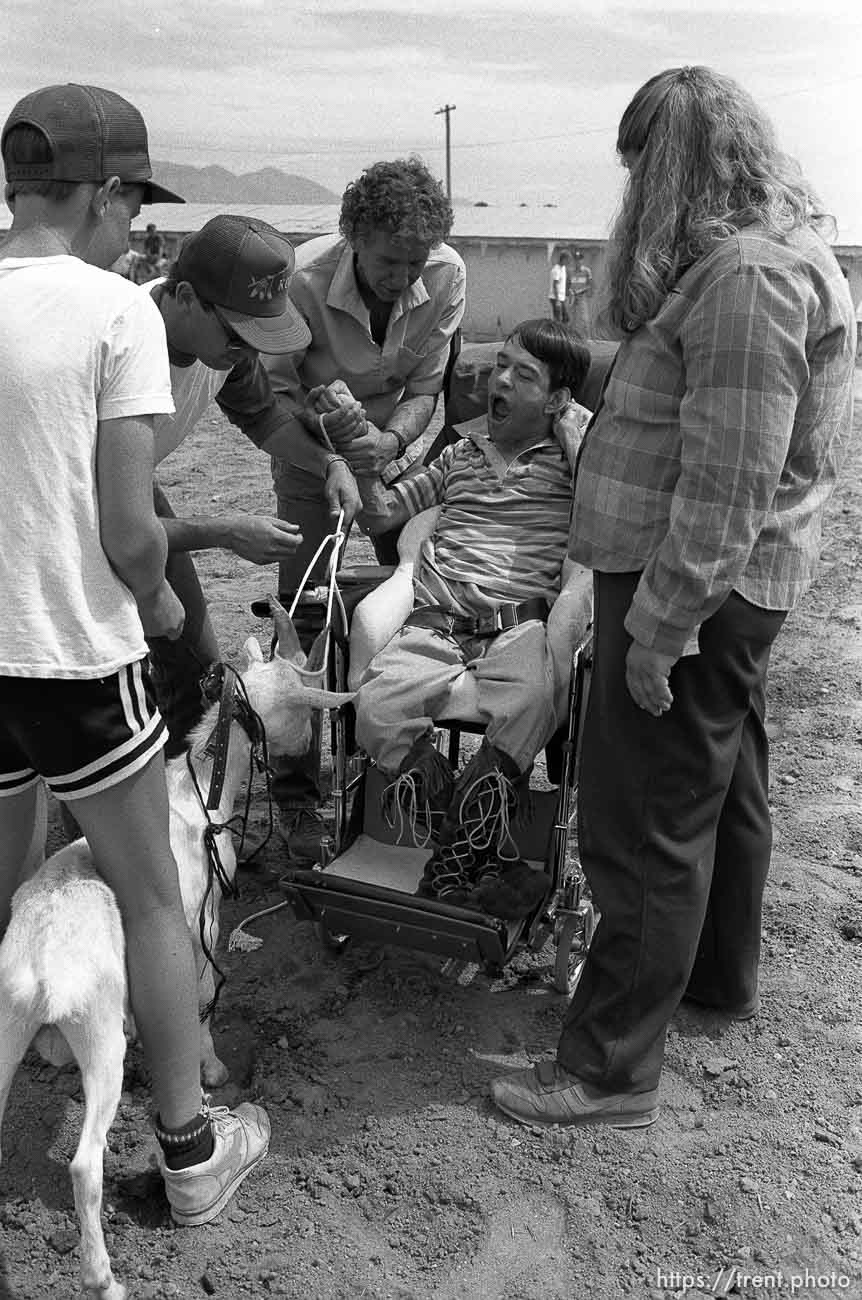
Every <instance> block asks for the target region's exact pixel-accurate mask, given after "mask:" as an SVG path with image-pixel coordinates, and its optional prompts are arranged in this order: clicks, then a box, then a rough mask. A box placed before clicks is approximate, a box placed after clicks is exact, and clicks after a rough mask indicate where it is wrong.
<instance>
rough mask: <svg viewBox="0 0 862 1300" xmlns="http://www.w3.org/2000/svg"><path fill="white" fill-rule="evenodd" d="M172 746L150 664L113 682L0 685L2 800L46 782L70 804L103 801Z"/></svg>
mask: <svg viewBox="0 0 862 1300" xmlns="http://www.w3.org/2000/svg"><path fill="white" fill-rule="evenodd" d="M166 740H167V728H166V727H165V724H164V722H163V721H162V717H161V714H160V713H159V710H158V708H157V706H156V701H155V696H154V694H153V688H152V685H151V682H150V675H149V671H148V669H147V661H146V659H140V660H138V662H137V663H133V664H127V665H126V667H125V668H121V669H120V670H119V671H118V672H116V673H114V674H113V676H111V677H93V678H87V679H75V680H71V679H68V678H58V677H0V797H2V796H3V795H12V794H20V793H21V791H23V790H26V789H27V788H28V787H29V786H31V785H34V784H35V783H36V781H38V780H39V778H40V777H42V778H43V779H44V781H45V783H46V784H47V786H48V788H49V789H50V790H51V791H52V793H53V794H55V795H56V797H57V798H58V799H61V800H64V801H65V800H72V799H83V798H84V797H85V796H87V795H91V794H98V793H99V792H100V791H101V790H107V789H109V788H110V787H111V786H112V785H117V784H118V783H119V782H120V781H124V780H125V779H126V778H127V777H129V776H131V775H132V774H133V773H134V772H138V771H140V769H141V768H142V767H146V765H147V763H149V761H150V759H152V758H153V756H154V755H155V754H157V753H158V751H159V750H160V749H161V748H162V747H163V745H164V744H165V741H166Z"/></svg>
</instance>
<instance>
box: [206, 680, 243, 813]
mask: <svg viewBox="0 0 862 1300" xmlns="http://www.w3.org/2000/svg"><path fill="white" fill-rule="evenodd" d="M221 667H222V670H223V673H224V677H223V680H222V686H221V695H220V697H219V706H218V719H217V720H216V724H215V727H214V728H213V731H212V735H211V736H210V738H209V740H208V741H207V743H206V753H207V754H211V755H212V760H213V770H212V775H211V776H210V788H209V793H208V794H207V800H206V804H205V805H204V807H205V808H206V809H207V810H208V811H209V810H210V809H213V808H218V806H219V804H220V803H221V796H222V791H223V789H224V778H225V773H226V771H227V756H228V750H229V748H230V727H231V723H232V721H233V717H234V702H235V700H236V673H235V672H234V670H233V668H231V667H230V665H229V664H222V665H221Z"/></svg>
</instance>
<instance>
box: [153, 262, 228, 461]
mask: <svg viewBox="0 0 862 1300" xmlns="http://www.w3.org/2000/svg"><path fill="white" fill-rule="evenodd" d="M164 282H165V281H164V277H162V279H161V280H151V281H150V282H149V284H147V285H145V286H143V287H142V292H143V293H146V295H147V297H150V296H153V298H154V301H156V302H157V301H158V293H157V292H156V293H155V294H153V291H154V290H158V289H159V288H160V287H161V285H163V284H164ZM229 374H230V371H229V370H213V369H212V367H210V366H205V365H204V363H203V362H202V361H198V360H197V359H195V360H194V361H193V362H192V363H191V365H190V366H177V365H174V364H173V362H172V363H171V391H172V392H173V398H174V407H175V408H176V409H175V411H174V414H173V415H157V416H156V419H155V422H154V430H155V438H156V464H157V465H158V464H159V462H160V461H163V460H164V458H165V456H169V455H170V453H171V452H172V451H174V450H175V449H176V448H177V447H179V445H180V443H181V442H182V441H183V439H184V438H187V437H188V435H189V434H190V433H191V431H192V429H193V428H194V427H195V425H196V424H197V422H198V420H199V419H200V418H201V416H202V415H203V413H204V411H205V410H206V409H207V407H208V406H209V404H210V402H211V401H212V400H213V398H214V397H215V395H216V393H219V392H221V390H222V388H223V387H224V385H225V382H226V381H227V377H228V375H229Z"/></svg>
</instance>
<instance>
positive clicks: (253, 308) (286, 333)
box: [176, 216, 311, 352]
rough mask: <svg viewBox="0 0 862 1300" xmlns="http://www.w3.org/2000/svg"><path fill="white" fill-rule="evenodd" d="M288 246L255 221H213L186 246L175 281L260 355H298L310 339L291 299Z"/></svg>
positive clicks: (292, 259)
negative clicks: (185, 285)
mask: <svg viewBox="0 0 862 1300" xmlns="http://www.w3.org/2000/svg"><path fill="white" fill-rule="evenodd" d="M295 265H296V258H295V256H294V252H293V245H292V244H291V243H290V241H289V240H288V239H287V238H286V237H285V236H284V235H282V234H281V232H280V231H278V230H276V229H275V227H274V226H270V225H268V224H267V222H265V221H258V220H257V219H256V218H255V217H234V216H221V217H213V218H212V220H211V221H208V222H207V223H206V225H205V226H202V227H201V229H200V230H198V231H196V232H195V233H194V234H192V235H187V236H186V238H185V239H184V240H183V243H182V247H181V248H180V252H179V256H178V258H177V266H176V275H177V278H178V279H180V280H188V282H189V284H191V286H192V288H193V289H194V291H195V293H196V294H197V295H198V297H199V298H202V299H203V300H204V302H208V303H212V304H213V305H214V306H216V307H218V308H219V311H220V312H221V315H222V316H224V318H225V320H227V321H228V322H229V323H230V325H231V328H232V329H234V330H235V331H236V333H237V334H238V335H239V336H240V338H242V339H245V341H246V343H248V344H250V345H251V347H253V348H257V350H258V352H298V351H299V350H300V349H301V348H306V347H308V344H309V343H310V342H311V333H310V331H309V328H308V326H307V325H306V323H305V321H304V320H303V319H302V317H301V316H300V314H299V312H298V311H297V310H296V308H295V307H294V305H293V303H292V302H291V301H290V299H289V298H288V296H287V286H288V282H289V280H290V277H291V275H292V274H293V268H294V266H295Z"/></svg>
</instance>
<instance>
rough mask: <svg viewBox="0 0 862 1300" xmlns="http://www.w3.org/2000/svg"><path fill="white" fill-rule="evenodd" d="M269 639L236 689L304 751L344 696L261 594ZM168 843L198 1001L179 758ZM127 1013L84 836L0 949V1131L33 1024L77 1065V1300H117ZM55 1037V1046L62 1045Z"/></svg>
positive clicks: (288, 749) (28, 895)
mask: <svg viewBox="0 0 862 1300" xmlns="http://www.w3.org/2000/svg"><path fill="white" fill-rule="evenodd" d="M271 605H272V607H273V610H274V613H275V619H276V629H277V632H278V650H277V652H276V655H275V657H274V658H273V659H272V660H271V661H269V662H265V661H264V659H263V655H262V653H261V649H260V645H259V644H258V642H257V641H256V640H255V639H254V638H253V637H252V638H250V639H249V640H248V641H247V642H246V644H245V651H246V655H247V659H248V665H247V668H246V670H245V673H244V677H243V682H244V685H245V690H246V693H247V695H248V699H249V702H250V704H251V707H252V708H253V709H254V711H255V712H256V713H257V714H258V715H259V716H260V718H261V719H262V720H263V724H264V727H265V730H266V734H267V742H268V746H269V749H270V751H271V752H273V753H283V754H301V753H303V752H304V751H305V749H307V747H308V744H309V741H310V738H311V710H312V708H331V707H334V706H336V705H339V704H343V703H344V702H345V701H347V700H349V699H352V695H350V694H342V693H336V692H330V691H326V690H323V689H321V688H319V687H318V686H316V685H310V684H309V683H310V682H311V681H319V680H320V678H321V676H322V674H321V673H320V672H319V671H312V670H311V669H308V668H307V667H306V656H305V655H304V654H303V652H302V650H301V649H300V646H299V641H298V639H297V636H296V632H295V630H294V628H293V625H292V623H291V622H290V620H289V619H288V617H287V614H286V613H285V611H284V610H283V609H282V608H281V606H279V605H277V602H275V601H273V600H271ZM217 714H218V705H214V706H213V707H212V709H211V710H210V711H209V712H208V714H207V716H206V717H205V718H204V720H203V721H202V722H201V723H200V725H199V726H198V727H197V728H196V729H195V731H194V732H193V733H192V736H191V746H190V756H191V762H192V765H193V767H194V770H195V774H196V779H197V782H198V786H199V788H200V790H201V791H202V792H203V794H204V797H206V793H207V791H208V789H209V782H210V775H211V770H212V759H211V758H210V757H209V756H208V755H207V754H206V752H205V747H206V742H207V739H208V737H209V736H210V734H211V732H212V729H213V726H214V725H215V721H216V718H217ZM250 745H251V741H250V739H249V737H248V734H247V733H246V731H245V730H244V728H243V727H242V726H241V725H240V723H239V722H237V721H233V722H232V724H231V729H230V742H229V748H228V756H227V764H226V772H225V778H224V786H223V789H222V795H221V800H220V803H219V807H218V809H216V810H213V812H212V819H213V821H216V822H222V823H223V822H226V821H227V819H228V818H229V817H230V815H231V813H232V811H233V804H234V801H235V798H236V795H237V793H238V790H239V787H240V784H241V782H242V779H243V775H244V773H245V772H246V771H247V770H248V759H249V750H250ZM167 781H168V792H169V796H170V816H171V823H170V832H171V847H172V849H173V852H174V856H175V858H176V861H177V867H178V870H179V878H180V887H181V891H182V897H183V905H184V908H185V914H186V920H187V921H188V924H189V927H190V930H191V933H192V937H193V941H194V946H195V952H196V957H197V959H198V962H199V966H198V969H199V970H200V971H201V979H200V1003H201V1006H208V1005H209V1004H210V1002H211V1000H212V996H213V985H214V980H213V969H212V964H211V963H210V962H209V961H208V960H207V959H206V958H205V957H204V956H203V954H202V952H201V948H200V927H199V917H200V913H201V908H202V907H203V908H204V910H205V916H204V921H205V931H206V934H207V941H208V946H209V947H210V949H211V951H214V950H215V945H216V942H217V939H218V911H219V903H220V901H221V890H220V888H219V886H218V883H217V881H214V882H213V887H212V889H211V890H210V891H208V888H207V881H208V868H209V864H208V858H207V851H206V847H205V843H204V832H205V830H206V827H207V818H206V815H205V813H204V810H203V807H202V805H201V800H200V797H199V795H198V793H197V790H196V789H195V784H194V780H193V779H192V775H191V773H190V772H189V768H188V765H187V762H186V758H185V756H183V757H180V758H175V759H173V760H172V761H171V762H169V763H168V765H167ZM219 854H220V857H221V861H222V865H223V868H224V871H225V875H226V877H227V878H228V879H229V880H232V879H233V876H234V872H235V870H236V854H235V850H234V847H233V842H232V839H231V836H230V834H229V833H223V834H222V835H220V836H219ZM127 1015H128V998H127V989H126V965H125V941H124V936H123V930H122V924H121V920H120V913H119V909H118V907H117V903H116V899H115V898H114V894H113V892H112V891H111V889H109V888H108V886H107V885H106V884H105V883H104V882H103V881H102V880H101V879H100V878H99V877H98V875H97V874H96V872H95V870H94V868H93V861H92V856H91V854H90V850H89V847H88V845H87V842H86V840H84V839H79V840H76V841H75V842H74V843H73V844H69V845H67V846H66V847H65V848H63V849H61V850H60V851H59V852H58V853H55V854H54V855H53V856H52V857H51V858H50V859H49V860H48V861H47V862H45V863H44V864H43V865H42V866H39V867H38V869H37V870H36V871H35V874H34V875H33V876H32V877H31V878H30V879H29V880H27V881H26V882H25V883H24V884H23V885H21V887H20V888H19V889H18V890H17V891H16V893H15V896H14V898H13V900H12V919H11V922H10V924H9V928H8V930H7V932H6V935H5V937H4V939H3V942H2V944H0V1123H2V1119H3V1112H4V1109H5V1106H6V1101H7V1098H8V1095H9V1089H10V1087H11V1083H12V1077H13V1075H14V1073H15V1070H16V1069H17V1067H18V1064H19V1062H20V1061H21V1059H22V1057H23V1055H24V1053H25V1051H26V1050H27V1047H28V1045H29V1044H30V1042H31V1040H32V1039H33V1037H34V1034H36V1033H37V1030H40V1028H41V1027H42V1026H47V1027H48V1028H47V1029H42V1030H41V1032H40V1033H39V1034H38V1036H37V1038H36V1046H37V1048H39V1050H40V1051H41V1052H42V1054H43V1055H45V1056H46V1057H47V1059H49V1060H51V1061H52V1062H53V1063H54V1064H63V1063H65V1061H67V1060H70V1059H71V1056H70V1055H69V1053H68V1052H66V1051H65V1047H66V1044H68V1047H69V1048H70V1049H71V1053H72V1054H74V1057H75V1059H76V1060H77V1061H78V1065H79V1066H80V1069H81V1076H82V1082H83V1088H84V1097H85V1113H84V1123H83V1127H82V1131H81V1138H80V1141H79V1143H78V1148H77V1151H76V1152H75V1156H74V1158H73V1160H72V1163H71V1175H72V1184H73V1189H74V1195H75V1208H76V1210H77V1213H78V1220H79V1223H80V1227H81V1276H82V1280H83V1285H84V1292H85V1294H86V1295H87V1296H91V1297H99V1298H100V1300H124V1297H125V1295H126V1290H125V1287H123V1286H122V1285H121V1284H120V1283H119V1282H117V1281H116V1280H115V1278H114V1276H113V1273H112V1271H111V1264H110V1260H109V1258H108V1253H107V1250H106V1248H105V1239H104V1236H103V1234H102V1224H101V1204H102V1176H103V1153H104V1148H105V1142H106V1138H107V1133H108V1129H109V1127H110V1125H111V1123H112V1121H113V1119H114V1116H115V1114H116V1111H117V1106H118V1104H119V1100H120V1093H121V1089H122V1082H123V1058H124V1055H125V1049H126V1039H125V1034H124V1019H126V1018H127ZM64 1040H65V1042H64ZM201 1066H202V1075H203V1079H204V1082H205V1083H206V1084H207V1085H208V1086H216V1085H218V1084H219V1083H223V1082H224V1081H225V1079H226V1078H227V1070H226V1069H225V1067H224V1065H223V1064H222V1063H221V1061H219V1059H218V1057H217V1056H216V1054H215V1049H214V1047H213V1042H212V1036H211V1033H210V1028H209V1024H208V1022H205V1023H203V1024H202V1025H201Z"/></svg>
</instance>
